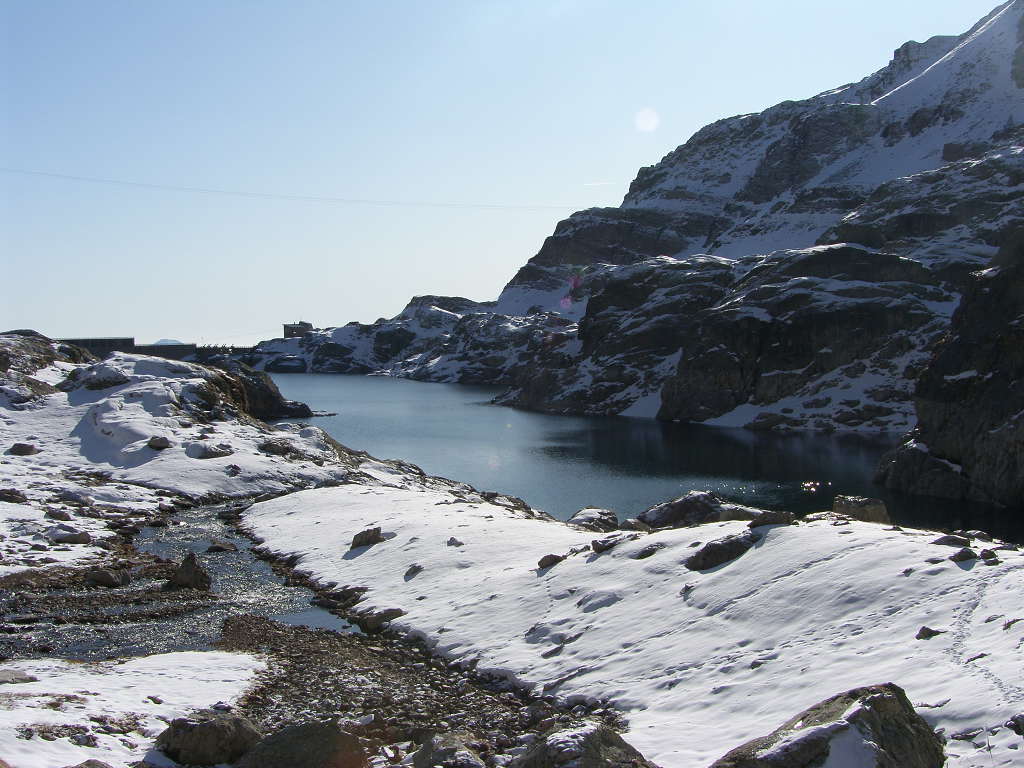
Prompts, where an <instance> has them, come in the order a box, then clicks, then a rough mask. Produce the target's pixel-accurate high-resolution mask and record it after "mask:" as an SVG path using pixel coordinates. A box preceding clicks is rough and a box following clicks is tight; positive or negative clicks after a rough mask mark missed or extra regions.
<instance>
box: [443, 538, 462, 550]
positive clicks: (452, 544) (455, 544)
mask: <svg viewBox="0 0 1024 768" xmlns="http://www.w3.org/2000/svg"><path fill="white" fill-rule="evenodd" d="M445 543H446V544H447V545H448V546H449V547H464V546H465V544H463V543H462V542H461V541H459V540H458V539H456V538H455V537H454V536H452V537H451V538H450V539H448V541H447V542H445Z"/></svg>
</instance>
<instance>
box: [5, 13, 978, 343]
mask: <svg viewBox="0 0 1024 768" xmlns="http://www.w3.org/2000/svg"><path fill="white" fill-rule="evenodd" d="M996 5H997V3H996V2H995V0H896V1H895V2H893V0H884V1H883V0H861V1H860V2H858V3H839V2H821V0H784V1H783V2H773V3H769V2H764V0H705V1H704V2H690V1H689V0H676V1H675V2H669V1H668V0H640V2H625V1H624V0H622V1H620V2H611V1H610V0H516V1H515V2H512V1H511V0H510V1H508V2H499V1H498V0H494V1H491V0H431V1H430V2H426V1H415V2H414V1H413V0H407V1H403V2H399V1H397V0H378V1H373V0H358V1H357V0H349V1H344V0H334V1H332V2H328V1H327V0H322V1H317V0H245V1H244V2H243V1H242V0H173V2H157V1H156V0H152V1H145V0H91V1H90V2H81V1H80V0H60V1H56V0H0V8H2V17H0V22H2V26H3V35H4V39H3V44H2V51H0V58H2V62H3V64H2V66H3V70H2V78H3V79H2V82H0V89H2V90H0V96H2V105H3V110H2V123H0V166H2V167H4V168H6V169H20V170H29V171H36V172H45V173H50V174H60V175H64V176H77V177H88V178H100V179H113V180H123V181H131V182H138V183H143V184H154V185H165V186H169V187H189V188H205V189H221V190H236V191H241V192H255V193H266V194H269V195H281V196H297V197H320V198H335V200H308V199H306V200H299V199H278V198H275V197H252V196H248V197H247V196H241V195H225V194H212V193H202V192H196V191H181V190H173V189H160V188H149V187H138V186H127V185H121V184H108V183H95V182H88V181H81V180H73V179H68V178H57V177H53V176H40V175H25V174H19V173H10V172H6V171H4V172H0V262H2V264H0V266H2V270H0V330H7V329H9V328H25V327H28V328H35V329H37V330H39V331H42V332H43V333H46V334H48V335H51V336H58V337H59V336H76V335H81V336H85V335H134V336H136V337H137V339H138V340H139V341H141V342H147V341H154V340H156V339H158V338H161V337H169V338H176V339H181V340H183V341H196V342H200V343H211V342H229V343H236V344H242V343H251V342H254V341H257V340H259V339H264V338H270V337H273V336H279V335H280V333H281V329H280V324H281V323H282V322H286V321H294V320H297V319H300V318H301V319H305V320H308V321H310V322H312V323H314V324H315V325H317V326H318V327H323V326H328V325H341V324H343V323H345V322H348V321H350V320H361V321H372V320H374V319H376V318H377V317H382V316H387V317H390V316H392V315H394V314H396V313H397V312H399V311H400V310H401V308H402V307H403V306H404V305H405V303H406V302H407V301H408V299H409V298H410V297H412V296H413V295H417V294H426V293H439V294H448V295H462V296H468V297H470V298H473V299H492V298H495V297H496V296H497V294H498V292H499V291H500V290H501V288H502V286H503V285H504V284H505V282H507V281H508V280H509V279H510V278H511V277H512V275H513V274H514V273H515V271H516V270H517V269H518V268H519V266H521V265H522V264H523V263H524V262H526V260H527V259H529V258H530V257H531V256H532V255H533V254H534V253H536V251H537V249H538V248H539V247H540V245H541V243H542V242H543V239H544V238H545V237H546V236H547V235H548V234H550V233H551V231H552V230H553V228H554V226H555V224H556V222H557V221H558V220H559V219H561V218H564V217H565V216H566V215H568V214H569V213H571V212H572V211H573V210H578V209H581V208H586V207H590V206H600V205H618V204H619V203H620V202H621V200H622V196H623V195H624V193H625V191H626V189H627V187H628V185H629V182H630V181H631V180H632V179H633V177H634V176H635V174H636V171H637V169H638V168H640V167H641V166H644V165H650V164H653V163H655V162H657V161H658V160H659V159H660V158H661V157H662V156H663V155H664V154H665V153H666V152H668V151H670V150H672V149H673V148H674V147H676V146H677V145H678V144H680V143H682V142H683V141H685V140H686V139H687V138H688V137H689V136H690V135H691V134H692V133H693V132H694V131H696V130H697V129H698V128H700V127H701V126H702V125H704V124H706V123H708V122H711V121H713V120H716V119H719V118H722V117H727V116H730V115H734V114H739V113H744V112H753V111H757V110H761V109H764V108H765V107H768V106H771V105H772V104H775V103H778V102H779V101H783V100H785V99H795V98H803V97H807V96H811V95H813V94H815V93H818V92H820V91H823V90H826V89H829V88H832V87H835V86H838V85H841V84H844V83H847V82H850V81H854V80H858V79H860V78H861V77H863V76H865V75H867V74H869V73H870V72H872V71H874V70H876V69H879V68H880V67H882V66H884V65H885V64H886V63H887V62H888V60H889V58H890V57H891V54H892V51H893V50H894V49H895V48H896V47H897V46H899V45H900V44H902V43H903V42H905V41H907V40H910V39H916V40H919V41H920V40H924V39H926V38H928V37H930V36H932V35H935V34H959V33H961V32H963V31H965V30H966V29H968V28H969V27H970V26H971V25H972V24H973V23H974V22H975V21H976V20H978V19H979V18H981V17H982V16H984V15H985V14H986V13H987V12H988V11H990V10H991V9H992V8H993V7H995V6H996ZM339 199H341V200H371V201H380V203H381V204H359V203H352V202H349V203H345V202H340V201H339ZM383 203H389V204H383ZM399 203H444V204H449V203H453V204H458V205H444V206H436V205H435V206H430V205H404V204H399ZM463 204H465V205H463ZM472 206H501V207H495V208H487V207H472Z"/></svg>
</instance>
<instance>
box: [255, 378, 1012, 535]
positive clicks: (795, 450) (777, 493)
mask: <svg viewBox="0 0 1024 768" xmlns="http://www.w3.org/2000/svg"><path fill="white" fill-rule="evenodd" d="M274 380H275V381H276V382H277V384H278V386H279V387H280V388H281V391H282V392H283V393H284V394H285V396H286V397H289V398H294V399H297V400H303V401H305V402H307V403H309V404H310V405H311V406H312V407H313V408H315V409H318V410H322V411H330V412H335V413H336V414H337V415H335V416H330V417H321V418H316V419H313V420H312V422H313V423H315V424H318V425H319V426H321V427H323V428H324V429H326V430H327V431H328V432H330V433H331V435H333V436H334V437H335V438H336V439H338V440H339V441H341V442H342V443H344V444H345V445H348V446H350V447H352V448H357V449H360V450H365V451H368V452H369V453H371V454H373V455H375V456H379V457H381V458H401V459H405V460H407V461H411V462H413V463H414V464H418V465H419V466H421V467H423V469H424V470H426V471H427V472H429V473H431V474H435V475H442V476H445V477H451V478H455V479H458V480H462V481H464V482H467V483H470V484H472V485H474V486H476V487H477V488H480V489H487V490H496V491H501V492H503V493H510V494H513V495H515V496H520V497H522V498H524V499H526V501H528V502H529V503H530V504H531V505H533V506H534V507H537V508H539V509H543V510H545V511H547V512H549V513H550V514H552V515H555V516H556V517H560V518H562V519H565V518H567V517H568V516H569V515H571V514H572V513H573V512H575V511H576V510H577V509H579V508H580V507H582V506H588V505H594V506H602V507H608V508H610V509H614V510H615V511H616V512H617V513H618V514H619V516H620V517H627V516H632V515H636V514H638V513H639V512H641V511H643V510H644V509H646V508H647V507H649V506H651V505H653V504H656V503H658V502H661V501H665V500H666V499H670V498H675V497H676V496H679V495H681V494H683V493H685V492H686V491H688V490H695V489H708V490H714V491H717V492H719V493H722V494H723V495H726V496H728V497H730V498H733V499H736V500H740V501H746V502H748V503H753V504H759V505H762V506H776V507H786V508H788V509H792V510H793V511H795V512H797V513H806V512H811V511H818V510H821V509H825V508H829V507H831V504H832V498H833V497H834V496H835V495H836V494H837V493H843V494H858V495H870V496H877V497H881V498H883V499H885V500H886V502H887V503H888V504H889V506H890V509H891V510H892V511H893V513H894V515H895V516H896V517H897V519H899V520H901V521H904V522H906V523H907V524H914V525H928V526H930V527H949V528H983V529H985V530H990V531H992V532H993V533H997V534H998V535H1002V536H1005V537H1015V538H1016V537H1022V536H1024V531H1021V527H1022V523H1021V522H1019V521H1021V520H1024V517H1022V516H1020V515H1016V516H1015V515H1012V514H1004V513H999V512H996V513H993V512H992V510H989V509H983V508H978V507H976V506H975V507H972V506H970V505H965V504H960V503H956V504H951V503H943V502H938V501H934V500H926V501H921V500H915V499H906V498H901V497H898V496H895V495H893V494H891V493H888V492H885V491H884V490H883V489H880V488H878V487H877V486H875V485H874V484H873V477H874V473H875V468H876V467H877V466H878V462H879V460H880V459H881V457H882V455H883V454H884V453H885V451H887V450H889V449H890V448H891V447H892V446H893V445H894V444H895V442H896V441H897V439H898V436H895V435H886V436H862V435H822V434H814V433H798V434H777V433H771V432H752V431H749V430H743V429H718V428H713V427H705V426H702V425H689V424H666V423H661V422H656V421H653V420H647V419H629V418H622V417H612V418H594V417H578V416H552V415H545V414H538V413H529V412H524V411H516V410H512V409H509V408H502V407H499V406H492V405H489V404H488V403H489V400H490V398H491V397H492V396H493V395H494V394H496V392H497V391H498V390H495V389H493V388H487V387H464V386H455V385H446V384H426V383H422V382H413V381H405V380H399V379H390V378H384V377H365V376H338V375H329V374H278V375H275V376H274ZM1015 521H1017V522H1015ZM982 523H984V524H982Z"/></svg>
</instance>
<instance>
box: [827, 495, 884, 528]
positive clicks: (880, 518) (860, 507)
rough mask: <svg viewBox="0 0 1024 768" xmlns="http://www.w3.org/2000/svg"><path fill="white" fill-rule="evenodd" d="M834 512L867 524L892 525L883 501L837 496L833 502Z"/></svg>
mask: <svg viewBox="0 0 1024 768" xmlns="http://www.w3.org/2000/svg"><path fill="white" fill-rule="evenodd" d="M832 511H833V512H835V513H836V514H838V515H846V516H847V517H852V518H853V519H854V520H862V521H864V522H865V523H882V524H884V525H891V524H892V520H891V519H890V518H889V510H888V509H886V506H885V502H884V501H882V500H881V499H871V498H868V497H866V496H836V498H835V500H834V501H833V502H832Z"/></svg>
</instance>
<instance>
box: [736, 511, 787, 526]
mask: <svg viewBox="0 0 1024 768" xmlns="http://www.w3.org/2000/svg"><path fill="white" fill-rule="evenodd" d="M792 524H793V513H792V512H787V511H786V510H782V509H765V510H762V511H761V512H758V513H757V514H756V515H754V519H753V520H751V521H750V522H749V523H747V527H749V528H760V527H761V526H762V525H792Z"/></svg>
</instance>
